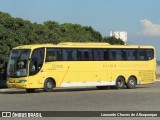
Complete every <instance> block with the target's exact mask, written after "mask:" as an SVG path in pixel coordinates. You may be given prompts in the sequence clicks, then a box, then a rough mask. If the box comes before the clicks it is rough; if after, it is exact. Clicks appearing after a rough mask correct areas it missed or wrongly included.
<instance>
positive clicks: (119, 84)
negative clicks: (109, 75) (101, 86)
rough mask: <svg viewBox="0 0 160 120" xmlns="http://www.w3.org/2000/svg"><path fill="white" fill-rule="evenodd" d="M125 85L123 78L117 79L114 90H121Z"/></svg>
mask: <svg viewBox="0 0 160 120" xmlns="http://www.w3.org/2000/svg"><path fill="white" fill-rule="evenodd" d="M124 85H125V80H124V78H123V77H118V78H117V80H116V85H115V88H116V89H123V88H124Z"/></svg>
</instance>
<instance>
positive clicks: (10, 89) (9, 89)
mask: <svg viewBox="0 0 160 120" xmlns="http://www.w3.org/2000/svg"><path fill="white" fill-rule="evenodd" d="M155 82H160V79H159V80H155ZM19 90H24V89H17V88H2V89H1V88H0V92H7V91H19Z"/></svg>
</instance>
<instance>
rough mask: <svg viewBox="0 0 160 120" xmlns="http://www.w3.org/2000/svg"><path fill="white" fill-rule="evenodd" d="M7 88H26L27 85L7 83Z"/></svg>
mask: <svg viewBox="0 0 160 120" xmlns="http://www.w3.org/2000/svg"><path fill="white" fill-rule="evenodd" d="M7 87H8V88H22V89H24V88H27V84H26V83H9V82H7Z"/></svg>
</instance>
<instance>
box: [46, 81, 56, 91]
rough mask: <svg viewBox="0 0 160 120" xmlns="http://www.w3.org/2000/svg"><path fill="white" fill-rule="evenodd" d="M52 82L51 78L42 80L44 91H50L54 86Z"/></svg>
mask: <svg viewBox="0 0 160 120" xmlns="http://www.w3.org/2000/svg"><path fill="white" fill-rule="evenodd" d="M54 86H55V85H54V83H53V81H52V80H51V79H46V80H45V82H44V91H45V92H52V91H53V88H54Z"/></svg>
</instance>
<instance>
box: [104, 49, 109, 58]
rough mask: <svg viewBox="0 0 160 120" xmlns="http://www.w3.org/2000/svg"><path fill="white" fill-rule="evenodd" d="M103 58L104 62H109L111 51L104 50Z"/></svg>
mask: <svg viewBox="0 0 160 120" xmlns="http://www.w3.org/2000/svg"><path fill="white" fill-rule="evenodd" d="M103 56H104V60H109V51H108V50H104V51H103Z"/></svg>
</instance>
